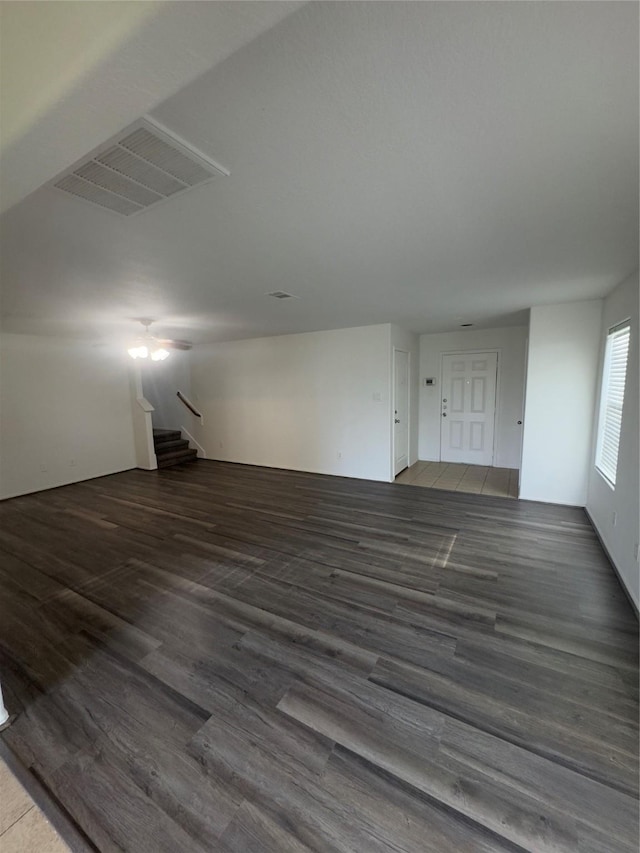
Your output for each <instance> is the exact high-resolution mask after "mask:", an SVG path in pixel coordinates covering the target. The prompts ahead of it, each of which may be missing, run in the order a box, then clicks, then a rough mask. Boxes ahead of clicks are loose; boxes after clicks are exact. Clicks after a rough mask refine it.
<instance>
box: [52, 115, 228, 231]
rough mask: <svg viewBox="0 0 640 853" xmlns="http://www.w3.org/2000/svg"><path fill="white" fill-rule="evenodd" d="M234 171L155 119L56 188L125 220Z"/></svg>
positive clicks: (122, 136)
mask: <svg viewBox="0 0 640 853" xmlns="http://www.w3.org/2000/svg"><path fill="white" fill-rule="evenodd" d="M228 174H229V172H228V171H227V170H226V169H224V168H223V167H222V166H220V165H218V163H215V162H214V161H213V160H211V159H210V158H208V157H205V155H204V154H201V153H200V152H199V151H196V150H195V149H194V148H192V147H190V146H189V145H187V143H186V142H184V141H183V140H180V139H177V138H176V137H175V136H173V135H172V134H171V133H170V132H169V131H168V130H167V129H166V128H163V127H162V126H161V125H158V124H157V123H156V122H155V121H151V120H150V119H149V118H143V119H139V121H137V122H135V123H134V124H132V125H130V126H129V127H127V128H126V129H125V130H123V131H122V132H121V133H119V134H118V135H117V136H116V137H114V138H113V139H110V140H109V142H106V143H105V144H104V145H101V146H100V147H99V148H97V149H96V150H95V151H94V152H93V153H92V154H89V155H87V157H84V158H83V159H82V160H81V161H79V163H76V165H75V166H72V167H71V168H70V169H68V170H67V171H66V172H64V174H63V175H62V176H59V177H57V178H55V179H54V180H53V181H52V184H51V185H52V186H54V187H55V188H56V189H58V190H62V191H63V192H66V193H70V194H71V195H74V196H77V197H79V198H82V199H84V200H85V201H90V202H92V203H93V204H97V205H99V206H100V207H106V208H108V209H109V210H113V211H115V212H116V213H120V214H122V215H123V216H131V214H133V213H138V212H139V211H141V210H146V209H147V208H149V207H152V206H153V205H155V204H158V202H160V201H163V200H164V199H167V198H170V197H172V196H175V195H178V194H179V193H182V192H184V191H185V190H188V189H190V188H191V187H195V186H198V185H199V184H204V183H206V182H207V181H210V180H212V179H213V178H217V177H220V176H221V175H228Z"/></svg>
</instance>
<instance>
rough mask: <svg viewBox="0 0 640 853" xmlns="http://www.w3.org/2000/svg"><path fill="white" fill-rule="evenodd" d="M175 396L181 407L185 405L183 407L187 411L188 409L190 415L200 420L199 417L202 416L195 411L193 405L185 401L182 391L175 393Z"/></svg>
mask: <svg viewBox="0 0 640 853" xmlns="http://www.w3.org/2000/svg"><path fill="white" fill-rule="evenodd" d="M176 396H177V398H178V400H180V402H181V403H182V404H183V405H185V406H186V407H187V409H189V411H190V412H191V414H193V415H195V416H196V417H197V418H201V417H202V415H201V414H200V412H199V411H198V410H197V409H196V407H195V406H194V405H193V403H190V402H189V400H187V398H186V397H185V396H184V394H183V393H182V391H178V392H177V394H176Z"/></svg>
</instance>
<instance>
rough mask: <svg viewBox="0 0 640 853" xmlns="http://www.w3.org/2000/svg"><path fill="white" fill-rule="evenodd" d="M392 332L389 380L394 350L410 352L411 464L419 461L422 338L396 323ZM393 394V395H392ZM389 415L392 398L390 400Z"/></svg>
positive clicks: (391, 462)
mask: <svg viewBox="0 0 640 853" xmlns="http://www.w3.org/2000/svg"><path fill="white" fill-rule="evenodd" d="M390 332H391V362H390V367H389V371H390V372H389V382H390V383H392V382H393V350H394V348H395V349H400V350H404V351H405V352H408V353H409V465H413V463H414V462H417V461H418V458H419V457H418V435H419V410H420V406H419V377H420V338H419V337H418V335H414V334H413V332H407V331H406V329H402V328H401V327H400V326H396V325H395V324H394V323H392V324H391V326H390ZM391 396H393V395H391ZM389 402H390V406H389V415H390V417H391V416H392V415H393V412H392V411H391V404H392V403H393V401H392V399H391V398H390V400H389ZM393 462H394V460H393V442H392V444H391V461H390V465H391V468H390V479H394V472H393V469H394V464H393Z"/></svg>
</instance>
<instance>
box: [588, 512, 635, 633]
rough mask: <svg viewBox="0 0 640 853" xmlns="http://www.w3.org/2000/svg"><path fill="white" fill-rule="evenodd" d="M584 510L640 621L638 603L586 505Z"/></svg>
mask: <svg viewBox="0 0 640 853" xmlns="http://www.w3.org/2000/svg"><path fill="white" fill-rule="evenodd" d="M584 511H585V514H586V516H587V518H588V519H589V522H590V523H591V526H592V527H593V532H594V533H595V534H596V537H597V539H598V542H599V543H600V545H601V547H602V550H603V551H604V553H605V554H606V555H607V560H609V562H610V563H611V568H612V569H613V571H614V573H615V576H616V578H617V579H618V583H619V584H620V586H621V587H622V589H623V591H624V594H625V595H626V596H627V598H628V599H629V604H631V608H632V610H633V612H634V613H635V615H636V619H637V620H638V621H639V622H640V613H639V612H638V605H637V604H636V603H635V601H634V600H633V598H632V597H631V593H630V592H629V590H628V589H627V585H626V583H625V582H624V580H623V578H622V575H621V574H620V572H619V571H618V567H617V566H616V564H615V562H614V559H613V557H612V556H611V552H610V551H609V549H608V548H607V544H606V542H605V541H604V539H603V538H602V535H601V533H600V531H599V530H598V527H597V525H596V523H595V521H594V520H593V518H592V517H591V513H590V512H589V510H588V509H587V508H586V507H584Z"/></svg>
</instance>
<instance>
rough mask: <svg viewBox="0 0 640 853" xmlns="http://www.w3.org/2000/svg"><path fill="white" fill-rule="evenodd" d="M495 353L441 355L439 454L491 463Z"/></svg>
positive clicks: (472, 462)
mask: <svg viewBox="0 0 640 853" xmlns="http://www.w3.org/2000/svg"><path fill="white" fill-rule="evenodd" d="M497 368H498V353H497V352H487V353H473V354H468V355H467V354H464V353H462V354H457V353H456V354H455V355H443V356H442V396H441V401H440V406H441V411H440V414H441V418H440V421H441V429H440V458H441V459H442V461H443V462H462V463H464V464H467V465H491V464H492V463H493V435H494V428H495V423H494V422H495V406H496V375H497Z"/></svg>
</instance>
